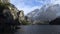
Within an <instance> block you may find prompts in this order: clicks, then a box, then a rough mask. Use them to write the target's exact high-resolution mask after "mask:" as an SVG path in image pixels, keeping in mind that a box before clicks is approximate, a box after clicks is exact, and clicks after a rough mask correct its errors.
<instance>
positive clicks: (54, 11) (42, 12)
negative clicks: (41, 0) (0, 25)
mask: <svg viewBox="0 0 60 34" xmlns="http://www.w3.org/2000/svg"><path fill="white" fill-rule="evenodd" d="M59 14H60V4H55V5H54V4H50V5H44V6H42V7H41V9H35V10H34V11H32V12H30V13H28V14H27V16H28V18H31V19H32V20H35V21H36V20H41V21H51V20H54V19H55V18H56V17H58V16H60V15H59Z"/></svg>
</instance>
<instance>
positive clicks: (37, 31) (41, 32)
mask: <svg viewBox="0 0 60 34" xmlns="http://www.w3.org/2000/svg"><path fill="white" fill-rule="evenodd" d="M18 27H20V29H15V30H11V31H10V30H9V31H8V32H3V34H60V25H21V26H18ZM1 33H2V32H1Z"/></svg>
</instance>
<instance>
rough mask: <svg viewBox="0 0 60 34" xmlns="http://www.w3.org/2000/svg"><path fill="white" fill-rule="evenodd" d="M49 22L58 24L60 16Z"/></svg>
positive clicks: (59, 23)
mask: <svg viewBox="0 0 60 34" xmlns="http://www.w3.org/2000/svg"><path fill="white" fill-rule="evenodd" d="M49 24H50V25H60V17H58V18H56V19H54V20H52V21H51V22H50V23H49Z"/></svg>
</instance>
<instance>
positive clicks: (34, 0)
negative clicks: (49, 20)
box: [10, 0, 60, 14]
mask: <svg viewBox="0 0 60 34" xmlns="http://www.w3.org/2000/svg"><path fill="white" fill-rule="evenodd" d="M10 2H11V3H12V4H14V5H15V6H16V7H17V8H18V9H19V10H23V11H24V14H27V13H29V12H31V11H32V10H34V9H36V8H40V7H41V6H42V5H45V4H50V3H60V0H11V1H10Z"/></svg>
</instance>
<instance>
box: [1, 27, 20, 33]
mask: <svg viewBox="0 0 60 34" xmlns="http://www.w3.org/2000/svg"><path fill="white" fill-rule="evenodd" d="M17 29H20V27H18V26H17V27H16V28H10V27H9V26H7V27H0V34H14V33H15V32H16V31H17Z"/></svg>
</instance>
